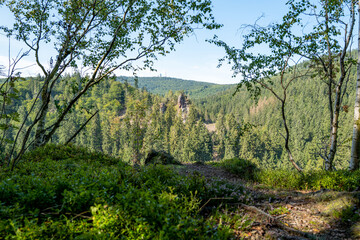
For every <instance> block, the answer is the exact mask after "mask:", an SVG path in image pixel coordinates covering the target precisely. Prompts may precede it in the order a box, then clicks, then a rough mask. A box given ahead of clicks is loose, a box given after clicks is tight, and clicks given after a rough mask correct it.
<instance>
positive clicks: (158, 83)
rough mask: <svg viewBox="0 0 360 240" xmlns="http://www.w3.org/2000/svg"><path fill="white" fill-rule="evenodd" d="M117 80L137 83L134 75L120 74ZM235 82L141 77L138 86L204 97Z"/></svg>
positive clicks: (154, 91)
mask: <svg viewBox="0 0 360 240" xmlns="http://www.w3.org/2000/svg"><path fill="white" fill-rule="evenodd" d="M116 80H117V81H120V82H125V81H127V82H128V83H129V84H130V85H132V86H134V85H135V78H134V77H125V76H118V77H117V78H116ZM234 86H235V84H216V83H208V82H198V81H193V80H184V79H180V78H171V77H139V78H138V87H139V88H146V89H147V90H148V91H149V92H151V93H154V94H159V95H162V96H164V95H165V94H166V93H168V92H169V91H170V90H171V91H173V92H176V91H184V93H185V94H186V95H188V96H189V97H190V98H192V99H198V98H204V97H207V96H211V95H215V94H216V93H219V92H222V91H225V90H227V89H229V88H233V87H234Z"/></svg>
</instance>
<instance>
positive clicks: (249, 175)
mask: <svg viewBox="0 0 360 240" xmlns="http://www.w3.org/2000/svg"><path fill="white" fill-rule="evenodd" d="M219 166H220V167H222V168H224V169H225V170H226V171H228V172H230V173H233V174H236V175H237V176H239V177H241V178H242V179H245V180H251V181H253V180H254V179H255V175H256V173H257V172H258V170H259V169H258V168H257V166H256V165H255V164H254V163H252V162H250V161H248V160H245V159H240V158H232V159H225V160H222V161H221V162H220V163H219Z"/></svg>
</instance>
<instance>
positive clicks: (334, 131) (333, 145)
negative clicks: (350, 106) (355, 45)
mask: <svg viewBox="0 0 360 240" xmlns="http://www.w3.org/2000/svg"><path fill="white" fill-rule="evenodd" d="M344 79H345V77H343V76H341V79H340V81H339V84H338V86H337V87H336V94H335V106H334V113H333V119H332V121H333V122H332V123H331V136H330V152H329V155H328V157H327V159H326V160H325V170H327V171H330V170H333V168H334V166H333V163H334V159H335V154H336V150H337V138H338V125H339V115H340V104H341V86H342V83H343V81H344Z"/></svg>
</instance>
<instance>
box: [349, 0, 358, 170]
mask: <svg viewBox="0 0 360 240" xmlns="http://www.w3.org/2000/svg"><path fill="white" fill-rule="evenodd" d="M358 11H359V13H360V0H359V4H358ZM359 23H360V18H359ZM359 34H360V25H359ZM359 157H360V35H358V60H357V80H356V98H355V107H354V127H353V139H352V146H351V159H350V164H349V170H350V171H353V170H357V169H359Z"/></svg>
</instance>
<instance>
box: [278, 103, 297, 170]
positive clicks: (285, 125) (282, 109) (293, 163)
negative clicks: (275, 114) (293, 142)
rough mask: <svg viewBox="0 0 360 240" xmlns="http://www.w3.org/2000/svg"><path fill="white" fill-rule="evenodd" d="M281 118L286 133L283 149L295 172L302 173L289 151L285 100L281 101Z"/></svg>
mask: <svg viewBox="0 0 360 240" xmlns="http://www.w3.org/2000/svg"><path fill="white" fill-rule="evenodd" d="M281 116H282V119H283V122H284V128H285V132H286V136H285V149H286V151H287V153H288V156H289V160H290V162H291V163H292V165H293V166H294V167H295V168H296V170H298V171H299V172H302V169H301V168H300V167H299V166H298V165H297V164H296V162H295V160H294V158H293V156H292V154H291V151H290V147H289V139H290V131H289V128H288V126H287V122H286V115H285V98H284V100H282V101H281Z"/></svg>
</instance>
